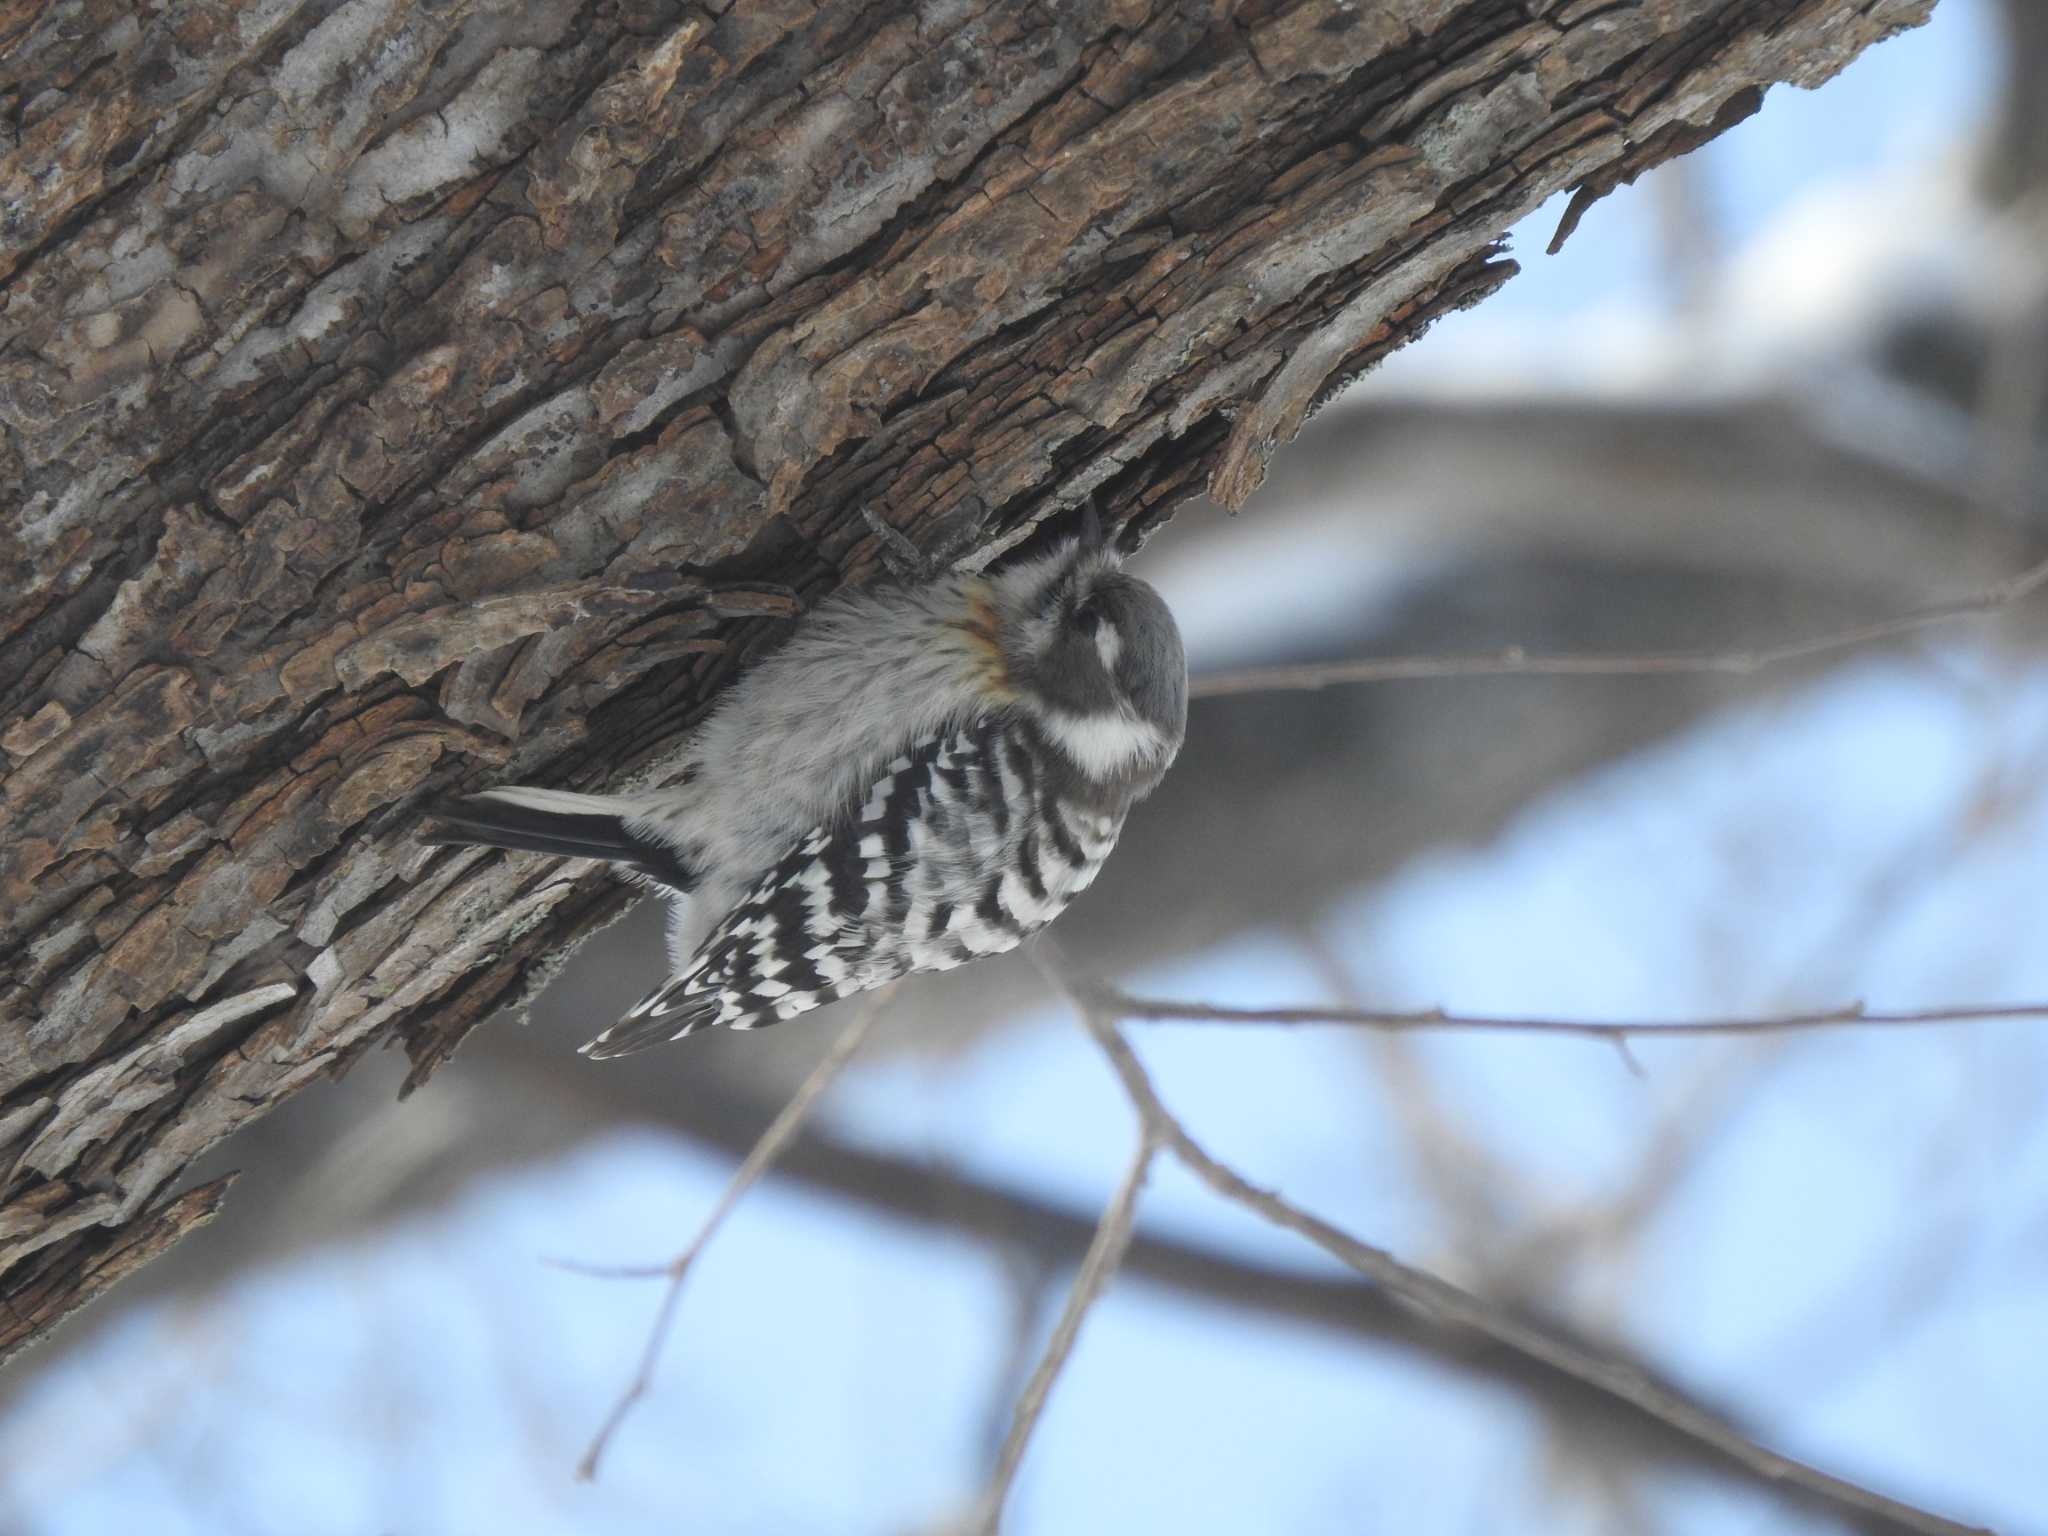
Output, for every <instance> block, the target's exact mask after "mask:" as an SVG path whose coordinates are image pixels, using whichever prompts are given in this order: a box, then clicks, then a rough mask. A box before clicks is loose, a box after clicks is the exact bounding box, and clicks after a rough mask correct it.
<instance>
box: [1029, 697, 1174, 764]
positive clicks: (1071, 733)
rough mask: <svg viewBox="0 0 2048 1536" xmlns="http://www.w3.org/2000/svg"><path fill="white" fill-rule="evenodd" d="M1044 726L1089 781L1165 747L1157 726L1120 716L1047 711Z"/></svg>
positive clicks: (1145, 759)
mask: <svg viewBox="0 0 2048 1536" xmlns="http://www.w3.org/2000/svg"><path fill="white" fill-rule="evenodd" d="M1045 727H1046V731H1047V734H1049V735H1050V736H1051V737H1052V739H1053V741H1054V742H1055V743H1056V744H1057V745H1058V747H1059V749H1060V750H1061V751H1062V752H1064V753H1066V754H1067V756H1068V757H1070V758H1072V759H1073V760H1074V765H1075V766H1076V767H1077V768H1079V769H1080V770H1081V771H1082V772H1083V773H1085V774H1087V775H1088V776H1089V777H1090V778H1096V779H1105V778H1108V777H1109V776H1110V775H1112V774H1115V773H1120V772H1122V771H1123V770H1124V769H1126V768H1130V767H1132V766H1134V765H1135V764H1137V763H1141V762H1144V761H1147V760H1149V759H1151V758H1154V757H1157V756H1158V755H1159V754H1160V753H1161V752H1162V751H1164V750H1165V748H1166V739H1165V737H1163V736H1161V735H1160V734H1159V727H1157V726H1156V725H1153V724H1151V723H1150V722H1149V721H1145V720H1132V719H1129V718H1127V717H1126V716H1123V715H1072V714H1067V713H1064V712H1063V711H1059V710H1048V711H1047V712H1046V715H1045Z"/></svg>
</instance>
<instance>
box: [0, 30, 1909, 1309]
mask: <svg viewBox="0 0 2048 1536" xmlns="http://www.w3.org/2000/svg"><path fill="white" fill-rule="evenodd" d="M1931 5H1932V0H1734V3H1727V0H1656V3H1624V4H1619V5H1617V4H1614V3H1612V0H1388V3H1384V4H1374V5H1371V6H1356V5H1347V4H1342V3H1337V0H1307V3H1304V4H1300V5H1296V6H1293V7H1291V8H1278V7H1275V6H1272V5H1264V4H1258V3H1253V4H1247V5H1244V6H1240V7H1234V8H1233V7H1225V6H1221V5H1213V4H1209V5H1174V4H1171V3H1166V0H1159V3H1156V4H1147V3H1145V0H1119V3H1114V4H1112V3H1108V0H1102V3H1095V4H1088V3H1077V4H1074V5H1071V6H1067V7H1063V8H1061V9H1059V10H1058V11H1051V10H1040V9H1026V8H1022V7H987V8H980V9H977V8H976V7H974V6H972V5H939V4H933V5H930V6H928V7H924V8H920V9H918V10H916V11H914V12H911V11H908V10H906V9H904V8H898V7H861V6H857V5H852V4H835V3H826V4H824V5H821V6H813V5H810V4H807V3H801V0H755V3H750V4H746V5H740V6H733V7H731V8H730V9H726V10H723V11H718V10H714V9H704V10H695V9H689V10H685V9H683V8H681V7H679V6H676V5H674V4H671V3H667V0H594V3H580V0H537V3H533V0H442V3H438V4H426V3H423V0H342V3H339V4H314V3H300V0H202V3H196V4H189V5H187V4H181V5H178V6H174V7H166V8H163V9H162V10H160V11H158V12H156V13H153V14H146V15H138V14H137V13H135V12H134V10H133V9H132V8H131V7H128V6H126V5H119V4H114V3H112V0H47V3H43V4H40V5H38V4H35V3H33V0H29V3H21V0H15V3H12V4H9V3H6V0H0V105H4V109H5V110H4V111H0V281H4V288H0V295H4V297H0V428H4V433H0V485H5V486H7V487H8V488H9V489H8V493H7V498H6V504H5V512H4V514H0V572H4V581H5V589H6V591H7V592H8V594H9V602H8V604H7V606H6V611H5V613H4V614H0V1017H4V1018H5V1020H6V1021H7V1028H6V1029H5V1030H4V1031H0V1154H4V1156H5V1158H6V1165H7V1168H8V1182H7V1185H6V1188H5V1190H4V1191H0V1274H4V1279H0V1287H4V1294H5V1296H6V1297H7V1298H8V1302H9V1306H8V1309H7V1331H6V1332H4V1333H0V1350H4V1349H6V1348H9V1347H12V1346H13V1345H16V1344H18V1343H19V1342H21V1341H22V1340H23V1339H26V1338H28V1337H32V1336H34V1335H35V1334H36V1333H38V1332H39V1331H41V1330H42V1329H44V1328H46V1327H47V1326H48V1325H49V1324H50V1323H51V1322H52V1321H54V1320H55V1319H56V1318H57V1317H59V1316H61V1315H62V1314H63V1313H64V1312H65V1311H66V1310H67V1309H68V1308H70V1307H72V1306H75V1305H77V1304H78V1303H80V1302H81V1301H83V1300H84V1299H85V1298H86V1297H88V1296H89V1295H90V1294H92V1293H93V1292H94V1291H95V1290H97V1289H98V1288H100V1287H101V1286H103V1285H104V1284H106V1283H108V1282H109V1281H110V1280H111V1279H113V1278H116V1277H118V1274H120V1273H122V1272H125V1270H126V1269H127V1268H132V1267H133V1265H134V1264H136V1263H139V1262H141V1261H142V1260H143V1259H144V1258H146V1257H147V1256H148V1255H149V1254H150V1253H151V1252H153V1251H155V1249H156V1248H158V1247H161V1246H162V1245H163V1244H164V1243H166V1242H169V1241H171V1240H172V1239H173V1238H174V1237H175V1236H176V1234H177V1233H178V1232H179V1231H182V1230H184V1229H185V1228H186V1227H189V1226H190V1225H192V1224H194V1223H196V1221H198V1220H199V1219H201V1217H202V1216H203V1214H204V1213H205V1212H206V1211H210V1210H211V1209H212V1208H213V1207H214V1205H216V1204H217V1202H218V1199H219V1198H220V1194H221V1191H220V1190H218V1189H217V1188H214V1187H211V1186H210V1187H208V1188H207V1189H206V1190H203V1191H197V1192H194V1193H193V1194H189V1195H185V1196H182V1197H180V1196H176V1195H175V1194H174V1193H173V1191H174V1189H175V1186H176V1184H177V1181H178V1179H179V1177H180V1174H181V1173H182V1171H183V1170H184V1169H185V1168H186V1167H187V1166H188V1164H189V1163H190V1162H191V1160H192V1159H193V1158H194V1157H196V1156H197V1155H198V1154H199V1153H201V1152H202V1151H204V1150H205V1149H206V1148H207V1147H210V1146H212V1145H214V1144H215V1143H216V1142H218V1141H219V1140H220V1139H221V1138H222V1137H223V1136H225V1135H226V1134H228V1133H229V1132H231V1131H233V1130H234V1129H235V1128H236V1127H237V1126H239V1125H242V1124H244V1123H246V1122H247V1121H249V1120H250V1119H252V1118H253V1117H255V1116H257V1115H260V1114H262V1113H263V1112H264V1110H265V1109H266V1108H267V1107H269V1106H270V1105H272V1104H274V1103H276V1102H277V1101H278V1100H279V1099H280V1098H282V1097H283V1096H285V1095H288V1094H290V1093H291V1092H293V1091H294V1090H296V1089H297V1088H298V1087H299V1086H301V1085H302V1084H304V1083H305V1082H307V1081H309V1080H310V1079H312V1078H314V1077H317V1076H319V1075H322V1074H327V1073H333V1072H338V1071H340V1070H342V1069H344V1068H345V1067H346V1066H347V1065H348V1064H349V1062H350V1061H352V1060H353V1059H354V1058H355V1057H356V1056H357V1055H358V1054H360V1053H361V1052H362V1051H363V1050H365V1049H367V1048H369V1047H370V1046H372V1045H375V1044H378V1043H380V1042H385V1041H390V1040H393V1039H398V1040H402V1041H403V1042H404V1044H405V1046H406V1048H407V1050H408V1051H409V1052H410V1053H411V1056H412V1059H413V1061H414V1063H415V1070H414V1079H413V1080H414V1081H417V1080H418V1079H419V1078H420V1077H422V1076H424V1074H425V1073H426V1072H428V1071H429V1070H431V1069H432V1067H433V1066H434V1065H435V1064H437V1063H438V1062H440V1061H441V1060H443V1059H445V1058H446V1056H447V1055H448V1053H449V1052H450V1051H451V1050H453V1049H454V1047H455V1045H456V1043H457V1042H458V1041H459V1040H460V1039H461V1038H462V1036H463V1034H464V1033H465V1032H466V1031H467V1030H468V1029H470V1028H471V1027H472V1026H473V1025H474V1024H475V1023H477V1022H478V1021H479V1020H480V1019H482V1018H483V1017H485V1016H486V1015H488V1014H489V1013H491V1012H493V1011H495V1010H497V1009H499V1008H501V1007H503V1006H505V1005H507V1004H508V1003H512V1002H516V1001H517V1000H518V999H519V998H520V997H521V996H522V995H524V992H525V991H526V990H528V989H530V988H531V987H532V986H533V985H535V984H536V982H537V979H538V978H539V977H541V976H542V975H544V974H545V972H546V969H547V966H546V964H545V958H546V957H548V956H550V955H553V954H555V953H557V952H559V951H560V950H561V948H562V947H563V945H564V944H565V943H566V942H567V941H569V940H571V939H573V938H574V937H576V936H578V935H581V934H583V933H587V932H588V931H590V929H591V928H592V927H593V926H595V925H597V924H599V923H602V922H603V921H605V920H607V919H608V918H609V917H611V916H613V915H615V914H616V913H617V912H618V911H619V910H620V909H621V906H622V904H623V902H624V900H625V899H626V897H625V893H624V892H622V891H621V890H620V889H619V888H618V887H616V886H614V885H612V884H610V883H608V882H607V881H606V879H605V878H604V877H602V876H595V875H583V876H581V877H573V876H572V875H571V874H570V873H568V872H566V871H565V870H564V869H563V868H561V867H560V866H558V865H556V864H554V863H552V862H550V861H543V860H534V859H524V858H511V859H508V858H501V857H497V856H494V855H490V854H486V853H481V852H478V851H474V850H466V851H455V852H450V851H444V850H427V849H422V848H419V847H416V846H415V845H414V844H413V843H412V842H411V840H410V832H411V822H412V817H413V811H412V807H413V806H414V805H415V804H416V803H417V801H418V800H419V799H420V798H421V797H422V796H423V795H425V794H426V793H428V792H431V791H445V790H459V789H464V788H472V787H476V786H478V785H481V784H483V783H486V782H490V781H495V780H498V779H502V778H518V779H522V780H527V781H536V782H544V783H551V784H561V785H564V786H575V787H597V786H602V785H604V784H607V783H617V782H618V781H619V780H620V779H622V778H624V777H626V776H630V775H634V774H641V775H646V774H652V773H658V772H659V771H660V765H661V763H662V762H663V760H664V756H665V754H666V753H668V752H669V751H670V750H671V749H672V748H673V746H674V744H675V742H676V740H677V739H678V737H679V735H680V734H681V733H682V732H683V731H684V730H685V729H686V728H687V726H688V724H689V723H690V721H691V720H692V719H694V718H695V717H696V715H697V714H698V713H700V712H701V710H702V709H703V707H704V706H705V704H706V702H707V701H708V700H709V699H710V698H711V696H712V695H713V694H714V693H715V691H716V689H717V688H718V687H719V685H720V684H721V682H722V681H723V680H724V679H725V678H727V677H728V676H730V675H731V673H732V670H733V669H734V667H735V666H736V665H738V664H739V662H740V661H741V660H742V659H743V658H744V656H745V655H746V654H747V653H748V652H749V651H750V650H752V649H753V648H754V647H755V646H757V645H758V644H760V643H761V642H762V641H763V640H764V639H766V638H768V637H770V636H772V634H773V633H774V630H775V626H776V621H778V620H780V619H784V618H786V617H788V616H789V615H790V614H792V613H794V612H796V611H798V610H799V609H800V608H801V607H802V606H803V605H805V604H807V603H809V602H811V601H814V600H815V599H816V598H817V597H818V596H820V595H821V594H823V593H824V592H826V591H829V590H830V589H831V588H833V587H834V586H836V585H838V584H840V583H841V582H845V581H858V580H861V579H863V578H864V577H865V575H866V574H867V572H868V571H869V569H870V567H871V564H872V561H873V558H874V555H875V541H874V538H873V535H872V534H871V533H870V532H869V531H868V530H867V528H866V527H865V526H864V524H863V523H862V521H861V519H860V518H859V516H858V515H857V509H858V508H859V507H860V506H861V505H863V504H866V505H869V506H872V507H875V508H877V509H879V510H880V511H881V512H882V513H883V514H884V515H885V516H887V517H888V518H889V519H890V520H891V521H892V522H893V523H895V524H896V525H897V526H899V527H902V528H904V529H906V530H907V531H909V532H910V533H911V535H912V537H913V538H917V539H919V540H921V541H925V542H936V541H938V540H939V539H941V538H942V537H951V536H954V535H968V536H970V544H971V547H972V549H973V550H974V553H973V555H971V556H970V559H976V560H979V559H987V558H991V557H993V556H994V555H995V554H997V553H999V552H1001V551H1002V550H1004V549H1007V548H1009V547H1012V546H1014V545H1016V544H1018V543H1020V542H1022V541H1024V540H1026V539H1028V538H1029V537H1030V536H1031V535H1032V532H1033V530H1034V529H1036V528H1037V527H1038V526H1039V525H1040V524H1041V523H1043V522H1045V521H1046V520H1047V519H1049V518H1052V517H1055V516H1057V515H1058V514H1059V513H1060V512H1061V511H1062V510H1063V509H1065V508H1067V507H1070V506H1071V505H1072V504H1073V503H1074V502H1075V501H1076V500H1077V499H1078V498H1079V497H1081V496H1082V495H1083V494H1085V493H1087V492H1089V491H1091V490H1096V489H1100V490H1101V491H1102V493H1103V495H1104V499H1105V501H1106V504H1107V508H1108V511H1109V515H1110V516H1111V517H1112V518H1113V520H1114V521H1115V522H1116V523H1118V524H1119V525H1120V526H1121V527H1122V528H1123V531H1124V537H1125V538H1126V539H1127V540H1131V541H1135V540H1138V539H1141V538H1143V537H1144V535H1145V533H1146V532H1147V531H1148V530H1149V529H1150V528H1151V527H1153V526H1155V525H1156V524H1157V523H1158V522H1159V521H1160V520H1161V519H1163V518H1164V517H1166V516H1167V515H1169V513H1170V512H1171V510H1172V509H1173V507H1174V506H1175V505H1176V504H1178V503H1179V502H1181V501H1182V500H1184V499H1186V498H1187V497H1189V496H1192V495H1195V494H1197V493H1198V492H1200V491H1202V490H1204V489H1206V490H1208V491H1209V492H1210V493H1211V494H1212V495H1214V496H1215V497H1217V499H1219V500H1220V501H1222V502H1223V503H1224V504H1226V505H1228V506H1232V507H1235V506H1237V505H1240V504H1241V503H1242V502H1243V501H1244V500H1245V499H1246V498H1247V497H1248V496H1249V495H1250V494H1251V492H1252V491H1253V490H1254V489H1255V488H1256V486H1257V484H1258V482H1259V480H1260V478H1261V476H1262V474H1263V466H1264V463H1265V459H1266V456H1267V454H1268V453H1269V452H1270V451H1271V449H1272V447H1273V445H1274V444H1275V443H1276V442H1278V441H1282V440H1284V439H1286V438H1287V437H1289V436H1291V435H1292V433H1293V432H1294V431H1295V430H1296V429H1297V428H1298V427H1299V425H1300V423H1301V421H1302V420H1303V419H1304V418H1305V416H1306V415H1307V414H1308V413H1309V412H1310V411H1311V410H1312V409H1313V408H1314V407H1315V405H1316V404H1317V403H1318V402H1319V401H1320V400H1321V399H1322V398H1325V397H1326V396H1327V394H1328V393H1329V392H1330V390H1331V389H1332V388H1333V387H1334V385H1335V384H1336V383H1337V382H1339V381H1341V380H1343V379H1345V378H1347V377H1349V376H1350V375H1352V374H1354V373H1355V372H1357V371H1358V370H1359V369H1361V368H1364V367H1366V366H1369V365H1370V364H1371V363H1372V362H1373V361H1374V360H1376V359H1377V358H1378V357H1380V356H1381V355H1383V354H1384V353H1385V352H1386V351H1388V350H1390V349H1391V348H1393V347H1395V346H1397V345H1400V344H1401V343H1403V342H1404V341H1406V340H1408V339H1411V338H1412V337H1413V336H1414V335H1416V334H1417V333H1418V332H1419V331H1420V330H1421V329H1422V328H1423V327H1425V326H1426V325H1427V324H1428V323H1429V322H1430V320H1431V319H1433V318H1434V317H1435V316H1437V315H1439V314H1441V313H1443V312H1444V311H1446V310H1447V309H1450V308H1453V307H1456V306H1458V305H1462V304H1467V303H1471V302H1474V301H1476V300H1477V299H1479V298H1481V297H1483V296H1484V295H1485V294H1486V293H1488V292H1490V291H1491V290H1492V289H1493V288H1494V287H1496V286H1498V285H1499V284H1500V283H1501V282H1503V281H1504V280H1505V279H1506V278H1507V277H1508V276H1509V275H1510V274H1511V273H1512V271H1513V270H1514V269H1513V265H1512V263H1509V262H1506V261H1503V260H1500V259H1498V251H1497V245H1496V237H1497V236H1498V234H1499V233H1500V231H1501V230H1503V229H1505V228H1506V227H1507V226H1508V225H1510V224H1511V223H1513V222H1514V221H1515V220H1516V219H1518V218H1519V217H1521V216H1522V215H1523V214H1524V213H1526V212H1528V211H1529V210H1531V209H1533V208H1534V207H1535V206H1536V205H1537V204H1538V203H1539V202H1540V201H1541V200H1542V199H1543V198H1545V197H1547V196H1549V195H1550V194H1551V193H1553V192H1556V191H1559V190H1561V189H1565V188H1571V187H1579V188H1584V189H1588V191H1589V192H1592V193H1598V192H1600V191H1604V190H1605V189H1607V188H1608V187H1611V186H1613V185H1615V184H1616V183H1617V182H1618V181H1620V180H1625V179H1627V178H1628V177H1630V176H1633V175H1634V174H1636V173H1637V172H1639V171H1640V170H1642V169H1643V168H1645V167H1646V166H1647V165H1648V164H1651V163H1654V162H1655V160H1657V159H1658V158H1661V157H1664V156H1666V155H1669V154H1672V153H1677V152H1679V151H1680V150H1682V149H1683V148H1686V147H1689V146H1690V145H1691V144H1693V143H1695V142H1698V141H1699V139H1700V138H1701V136H1702V135H1703V134H1704V133H1705V132H1706V131H1708V130H1709V129H1711V128H1714V127H1716V126H1723V125H1725V124H1726V122H1727V121H1728V120H1730V118H1731V117H1732V116H1733V115H1734V113H1735V110H1736V109H1737V108H1739V106H1740V105H1742V104H1743V103H1746V102H1747V101H1749V100H1750V99H1751V95H1752V93H1754V92H1755V91H1756V90H1757V89H1759V88H1761V87H1764V86H1767V85H1768V84H1770V83H1772V82H1774V81H1780V80H1791V81H1796V82H1798V83H1800V84H1804V85H1813V84H1818V83H1819V82H1821V81H1822V80H1824V79H1826V78H1827V77H1828V76H1829V75H1831V74H1832V73H1833V72H1834V71H1835V70H1837V69H1839V68H1840V67H1841V66H1842V65H1843V64H1844V63H1846V62H1847V61H1848V60H1849V59H1850V58H1852V57H1853V56H1854V55H1855V54H1856V53H1857V52H1858V51H1860V50H1861V49H1862V48H1863V47H1865V46H1867V45H1868V44H1870V43H1871V42H1874V41H1876V40H1877V39H1879V38H1881V37H1883V36H1885V35H1886V34H1887V33H1889V32H1891V31H1893V30H1896V29H1897V28H1899V27H1902V26H1907V25H1911V24H1914V23H1916V22H1918V21H1920V20H1922V19H1924V17H1925V15H1926V14H1927V12H1928V10H1929V9H1930V8H1931ZM1731 104H1734V105H1733V106H1731Z"/></svg>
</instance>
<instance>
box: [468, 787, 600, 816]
mask: <svg viewBox="0 0 2048 1536" xmlns="http://www.w3.org/2000/svg"><path fill="white" fill-rule="evenodd" d="M472 798H474V799H477V800H496V801H498V802H499V803H501V804H503V805H516V806H518V807H519V808H520V809H521V810H523V811H542V812H545V813H547V814H548V815H552V816H624V815H627V814H628V813H629V812H630V810H631V807H629V806H628V805H627V804H626V803H625V802H624V801H621V800H617V799H614V798H613V797H612V796H610V795H573V794H570V793H569V792H568V791H567V790H564V789H523V788H516V787H515V788H511V789H487V790H485V791H483V792H482V793H481V794H479V795H476V796H473V797H472Z"/></svg>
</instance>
